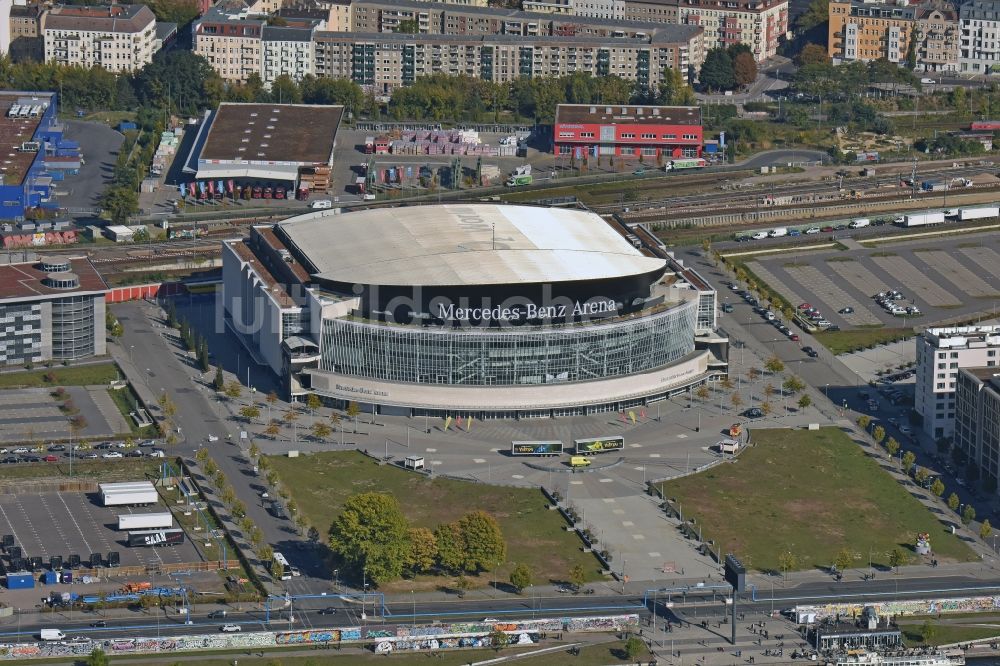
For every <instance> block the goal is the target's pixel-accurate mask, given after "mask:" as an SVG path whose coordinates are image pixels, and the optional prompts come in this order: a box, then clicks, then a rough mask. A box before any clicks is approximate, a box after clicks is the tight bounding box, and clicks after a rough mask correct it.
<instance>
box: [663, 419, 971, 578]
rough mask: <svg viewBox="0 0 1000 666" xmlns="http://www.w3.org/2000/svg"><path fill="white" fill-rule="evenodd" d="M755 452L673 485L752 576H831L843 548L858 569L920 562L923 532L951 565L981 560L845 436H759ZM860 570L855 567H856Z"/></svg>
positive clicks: (669, 489)
mask: <svg viewBox="0 0 1000 666" xmlns="http://www.w3.org/2000/svg"><path fill="white" fill-rule="evenodd" d="M753 438H754V442H755V443H756V446H754V447H752V448H750V449H747V450H745V451H744V452H743V453H742V454H741V455H740V457H739V458H738V459H737V460H736V461H735V462H734V463H733V464H725V465H721V466H717V467H714V468H712V469H710V470H708V471H706V472H703V473H701V474H696V475H693V476H689V477H686V478H684V479H680V480H678V481H674V482H671V483H668V484H665V486H664V490H665V493H666V496H667V497H672V498H676V499H677V500H678V501H679V502H680V504H681V506H682V509H683V513H684V516H685V518H689V517H694V518H695V519H696V520H697V524H698V525H700V526H701V527H702V529H703V534H702V538H703V539H706V540H707V539H713V540H714V541H715V543H716V545H717V547H719V548H721V549H722V551H723V552H732V553H736V554H738V555H740V556H741V557H742V559H743V563H744V564H745V565H747V566H748V567H751V568H754V569H758V570H762V571H767V570H772V571H777V570H779V569H780V565H779V554H780V553H783V552H786V551H787V552H790V553H792V554H793V555H794V556H795V559H796V560H797V566H795V567H793V568H798V569H809V568H813V567H824V568H825V567H829V566H830V565H831V564H832V563H833V561H834V559H835V558H836V556H837V554H838V553H839V552H840V551H841V550H842V549H847V550H848V551H849V552H850V553H851V554H852V555H853V557H854V560H855V565H854V567H856V568H865V569H867V567H868V557H869V553H870V554H871V558H872V562H873V564H875V565H881V566H888V562H889V558H888V553H889V552H890V551H892V550H893V549H895V548H900V549H902V550H903V551H905V552H907V553H909V554H910V556H911V557H914V555H913V544H914V541H915V537H916V535H917V533H918V532H928V533H930V535H931V545H932V546H933V548H934V552H935V556H936V557H937V558H938V559H940V560H942V561H949V560H957V561H971V560H973V559H975V557H974V553H973V552H972V551H971V550H970V549H969V547H968V546H966V545H965V543H963V542H962V541H961V540H959V539H958V537H956V536H954V535H952V534H950V533H948V532H947V531H946V530H945V527H944V525H943V524H942V523H941V522H940V521H939V520H938V519H937V518H935V517H934V515H932V514H931V513H930V512H929V511H928V510H927V509H926V508H925V507H924V506H923V505H922V504H921V503H920V502H919V501H918V500H917V499H916V498H914V497H912V496H911V495H910V493H909V491H908V490H907V489H906V488H904V487H903V486H902V485H900V484H899V483H898V482H896V481H895V480H894V479H893V478H892V477H890V476H889V475H888V474H887V473H886V472H885V471H884V470H882V469H881V468H880V467H879V463H878V462H877V461H876V460H874V459H872V458H870V457H869V456H868V455H866V454H865V452H864V451H862V449H861V447H859V446H858V445H857V444H856V443H855V442H853V441H852V440H851V438H850V437H848V436H847V435H846V434H845V433H844V432H843V431H841V430H839V429H837V428H822V429H820V430H813V431H809V430H755V431H754V433H753ZM854 567H852V568H854Z"/></svg>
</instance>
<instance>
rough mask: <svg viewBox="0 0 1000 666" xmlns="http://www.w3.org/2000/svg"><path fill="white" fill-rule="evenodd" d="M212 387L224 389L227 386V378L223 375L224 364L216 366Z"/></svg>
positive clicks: (217, 389) (219, 389)
mask: <svg viewBox="0 0 1000 666" xmlns="http://www.w3.org/2000/svg"><path fill="white" fill-rule="evenodd" d="M212 388H214V389H215V390H216V391H222V390H223V389H225V388H226V378H225V377H223V376H222V366H221V365H217V366H215V379H213V380H212Z"/></svg>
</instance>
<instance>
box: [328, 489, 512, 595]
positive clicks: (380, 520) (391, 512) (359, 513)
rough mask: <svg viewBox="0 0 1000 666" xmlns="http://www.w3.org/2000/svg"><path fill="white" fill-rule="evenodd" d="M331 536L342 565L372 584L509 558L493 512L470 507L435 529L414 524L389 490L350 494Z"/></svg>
mask: <svg viewBox="0 0 1000 666" xmlns="http://www.w3.org/2000/svg"><path fill="white" fill-rule="evenodd" d="M329 537H330V548H331V549H332V550H333V552H335V553H336V554H337V555H339V556H340V558H341V560H342V561H343V562H344V564H345V565H346V566H348V567H350V568H352V569H353V570H354V571H356V572H359V573H362V575H363V576H364V577H365V578H366V579H367V580H371V581H372V582H374V583H385V582H388V581H391V580H395V579H397V578H400V577H401V576H403V575H407V576H415V575H417V574H421V573H429V572H432V571H438V572H442V573H448V574H466V573H469V574H478V573H479V572H481V571H487V570H490V569H495V568H496V567H497V566H499V565H500V564H503V563H504V562H505V561H506V559H507V543H506V541H505V540H504V537H503V533H502V532H501V530H500V526H499V525H498V524H497V522H496V519H495V518H493V516H491V515H490V514H488V513H486V512H484V511H472V512H470V513H467V514H466V515H465V516H463V517H462V518H460V519H459V520H457V521H455V522H452V523H445V524H443V525H439V526H438V527H437V528H436V529H434V530H430V529H428V528H426V527H413V526H411V525H410V524H409V522H408V521H407V520H406V517H405V516H404V515H403V512H402V510H401V509H400V506H399V502H398V501H397V500H396V498H395V497H393V496H392V495H388V494H386V493H377V492H369V493H360V494H357V495H352V496H351V497H349V498H348V499H347V501H346V502H345V503H344V507H343V509H342V510H341V512H340V514H339V515H338V516H337V518H336V519H335V520H334V521H333V524H332V525H331V526H330V531H329Z"/></svg>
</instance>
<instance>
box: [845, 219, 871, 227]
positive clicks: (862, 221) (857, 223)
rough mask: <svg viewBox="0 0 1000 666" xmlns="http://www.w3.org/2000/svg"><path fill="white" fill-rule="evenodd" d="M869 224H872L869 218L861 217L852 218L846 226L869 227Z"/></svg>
mask: <svg viewBox="0 0 1000 666" xmlns="http://www.w3.org/2000/svg"><path fill="white" fill-rule="evenodd" d="M871 224H872V221H871V220H869V219H868V218H867V217H862V218H860V219H857V220H854V221H853V222H851V223H850V224H848V225H847V226H849V227H850V228H851V229H864V228H865V227H870V226H871Z"/></svg>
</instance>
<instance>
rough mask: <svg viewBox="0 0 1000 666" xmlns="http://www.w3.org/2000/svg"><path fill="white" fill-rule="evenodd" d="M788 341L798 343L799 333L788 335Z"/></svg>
mask: <svg viewBox="0 0 1000 666" xmlns="http://www.w3.org/2000/svg"><path fill="white" fill-rule="evenodd" d="M788 339H789V340H791V341H792V342H798V341H799V334H798V333H790V334H789V335H788Z"/></svg>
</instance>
